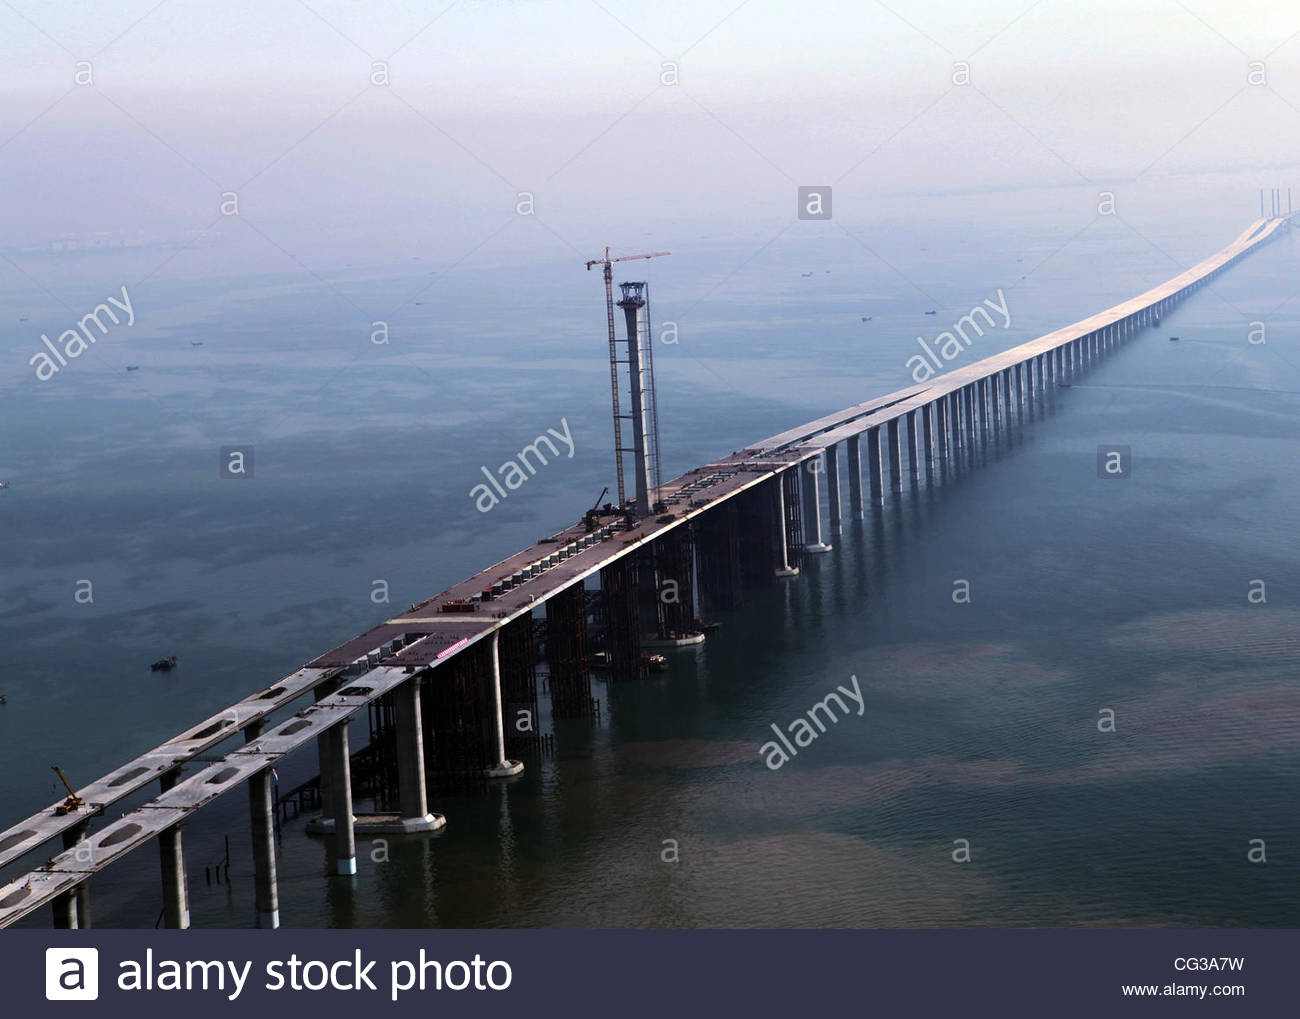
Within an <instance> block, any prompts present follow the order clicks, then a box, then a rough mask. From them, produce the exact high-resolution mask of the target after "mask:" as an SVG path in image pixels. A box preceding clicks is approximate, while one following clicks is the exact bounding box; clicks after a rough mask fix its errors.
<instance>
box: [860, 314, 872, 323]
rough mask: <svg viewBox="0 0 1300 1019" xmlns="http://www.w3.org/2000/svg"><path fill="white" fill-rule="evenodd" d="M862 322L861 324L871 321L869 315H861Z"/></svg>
mask: <svg viewBox="0 0 1300 1019" xmlns="http://www.w3.org/2000/svg"><path fill="white" fill-rule="evenodd" d="M862 321H863V322H870V321H871V316H870V315H863V316H862Z"/></svg>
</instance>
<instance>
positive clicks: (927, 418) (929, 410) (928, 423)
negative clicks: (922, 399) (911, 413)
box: [917, 403, 934, 467]
mask: <svg viewBox="0 0 1300 1019" xmlns="http://www.w3.org/2000/svg"><path fill="white" fill-rule="evenodd" d="M917 413H919V414H920V415H921V441H922V442H923V443H924V444H925V464H926V466H927V467H928V466H930V464H932V463H934V404H932V403H927V404H926V405H925V406H924V407H922V408H921V409H920V410H919V411H918V412H917Z"/></svg>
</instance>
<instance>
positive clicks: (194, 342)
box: [190, 340, 203, 347]
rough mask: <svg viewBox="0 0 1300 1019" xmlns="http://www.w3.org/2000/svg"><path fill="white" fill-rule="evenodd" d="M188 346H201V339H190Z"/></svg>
mask: <svg viewBox="0 0 1300 1019" xmlns="http://www.w3.org/2000/svg"><path fill="white" fill-rule="evenodd" d="M190 346H191V347H201V346H203V341H202V340H190Z"/></svg>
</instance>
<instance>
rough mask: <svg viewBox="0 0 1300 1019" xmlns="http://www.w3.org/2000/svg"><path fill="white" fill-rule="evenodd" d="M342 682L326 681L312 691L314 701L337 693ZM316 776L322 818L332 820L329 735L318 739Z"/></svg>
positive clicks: (337, 680)
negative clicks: (317, 776) (317, 777)
mask: <svg viewBox="0 0 1300 1019" xmlns="http://www.w3.org/2000/svg"><path fill="white" fill-rule="evenodd" d="M342 685H343V684H342V680H341V678H339V677H335V678H334V679H329V680H326V681H325V682H324V683H321V684H320V685H319V686H317V687H316V689H315V690H313V691H312V700H313V701H316V702H320V701H323V700H324V699H325V698H326V697H328V696H330V694H333V693H336V692H337V691H338V690H339V688H340V687H341V686H342ZM316 764H317V771H316V774H317V775H319V776H320V777H319V779H318V780H317V787H316V788H317V792H318V793H319V794H320V816H321V817H322V818H330V817H333V816H334V809H333V807H332V805H331V803H330V753H329V734H328V733H325V734H323V735H320V736H317V737H316Z"/></svg>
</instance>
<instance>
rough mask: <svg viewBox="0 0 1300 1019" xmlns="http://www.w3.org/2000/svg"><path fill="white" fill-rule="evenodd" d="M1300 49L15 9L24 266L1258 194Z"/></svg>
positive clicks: (1137, 14) (273, 2)
mask: <svg viewBox="0 0 1300 1019" xmlns="http://www.w3.org/2000/svg"><path fill="white" fill-rule="evenodd" d="M1298 32H1300V8H1297V7H1296V6H1295V5H1294V4H1290V3H1282V2H1280V0H1273V2H1264V0H1183V2H1177V0H1089V2H1086V3H1085V2H1077V0H1041V2H1039V3H1034V2H1032V0H965V2H959V0H928V2H917V0H889V2H888V3H876V2H871V0H854V2H845V3H823V4H815V5H812V4H792V3H777V2H774V0H749V2H746V3H737V2H736V0H721V2H710V0H691V2H662V0H655V2H644V0H639V2H630V0H599V2H597V0H555V2H508V0H487V2H460V3H447V2H445V0H442V2H435V3H414V2H410V3H407V2H387V3H384V2H380V3H344V2H334V0H309V2H302V0H255V2H239V0H223V2H219V3H218V2H213V0H208V2H200V0H162V2H161V3H159V2H158V0H139V2H127V0H117V2H104V0H2V2H0V89H3V94H4V102H3V103H2V104H0V185H2V186H3V188H4V194H5V199H6V201H5V205H6V215H5V235H4V237H3V238H0V248H4V249H8V250H13V249H14V248H22V247H24V246H29V245H36V246H48V245H49V244H50V243H51V242H53V241H55V240H57V239H58V238H60V237H63V236H72V237H90V236H94V235H97V234H98V235H103V236H106V237H109V238H114V239H119V238H130V237H135V238H137V239H142V240H147V241H154V240H157V239H162V238H185V237H189V236H192V235H193V234H194V232H195V231H199V230H203V229H211V230H216V231H219V232H220V233H221V234H222V236H223V237H224V238H225V239H226V240H227V241H230V240H232V239H233V238H236V237H240V238H243V240H244V241H245V242H247V241H249V240H250V235H252V236H259V237H262V239H261V241H259V244H260V245H261V246H262V247H266V246H267V245H271V244H273V243H274V244H279V245H283V246H284V247H285V248H287V249H289V250H291V251H292V252H293V255H294V257H295V258H299V259H301V260H303V261H304V262H307V263H308V264H310V263H311V262H312V260H313V258H317V257H319V258H330V259H333V258H343V257H347V256H348V255H350V254H351V255H355V257H356V261H357V262H373V261H382V254H383V251H384V249H385V246H386V245H389V246H392V247H393V248H394V250H396V249H403V250H404V249H405V247H406V246H409V245H412V244H418V245H419V246H420V247H421V248H422V249H424V250H428V249H435V250H441V251H442V252H443V253H444V254H446V255H448V256H453V255H455V256H456V257H459V256H460V255H463V254H465V253H466V252H467V251H468V250H470V249H471V248H472V247H473V246H474V245H479V244H485V243H489V244H495V243H498V239H500V242H507V239H509V238H513V240H514V243H519V242H521V240H523V238H525V237H531V238H533V239H535V240H536V239H545V240H546V242H547V243H553V244H555V245H558V246H560V247H562V248H568V247H573V248H574V249H575V250H576V249H577V248H582V249H583V250H585V249H586V248H589V247H590V246H591V240H592V238H593V237H595V236H614V235H619V234H620V231H622V232H623V233H624V234H626V233H627V232H631V231H632V230H633V228H634V227H636V226H637V225H638V224H642V225H643V224H645V223H646V222H652V223H653V222H669V221H671V222H681V221H690V222H693V223H697V224H698V223H718V224H731V225H733V226H735V225H737V224H740V225H743V224H746V223H756V222H757V223H762V224H764V225H766V224H775V223H779V222H780V220H781V219H782V218H790V217H791V216H792V214H793V209H794V191H795V188H796V187H797V186H798V185H800V184H811V185H823V184H833V185H835V187H836V191H835V202H836V214H837V215H840V216H843V217H848V218H851V219H853V220H855V221H858V222H862V221H866V220H869V219H870V218H871V217H872V215H873V214H875V213H876V212H878V211H879V210H881V209H884V208H889V209H892V210H894V211H897V209H898V208H899V207H900V206H899V202H900V199H901V198H902V197H903V196H918V195H927V194H929V195H953V194H959V195H962V194H965V195H971V194H975V195H977V194H980V193H982V192H988V191H996V192H1001V193H1005V192H1006V191H1008V190H1010V191H1013V192H1014V191H1015V190H1016V189H1020V188H1037V189H1041V188H1053V187H1064V186H1075V185H1083V186H1087V187H1092V186H1096V187H1098V188H1101V187H1119V188H1123V187H1128V188H1130V189H1131V191H1132V193H1138V190H1139V189H1141V188H1158V186H1159V183H1160V181H1161V180H1164V179H1168V178H1171V177H1172V178H1185V177H1187V176H1189V175H1191V176H1192V177H1196V175H1202V176H1204V175H1205V174H1207V173H1210V172H1213V173H1224V172H1227V173H1228V176H1229V178H1230V182H1231V186H1232V188H1234V189H1235V190H1236V191H1239V192H1242V193H1244V194H1246V195H1249V194H1251V193H1252V190H1251V189H1253V188H1254V187H1257V186H1260V185H1268V184H1274V183H1277V184H1286V183H1287V182H1288V181H1289V180H1290V179H1291V177H1292V175H1293V174H1294V171H1295V169H1296V162H1297V144H1296V141H1295V139H1296V137H1297V136H1298V134H1300V35H1297V34H1296V33H1298ZM78 61H89V64H90V74H92V75H93V84H82V85H78V84H76V77H77V74H78V66H79V65H78ZM376 61H382V62H384V64H385V65H386V69H385V68H375V67H374V66H373V65H374V63H375V62H376ZM962 61H964V62H967V63H968V64H969V82H970V83H969V84H960V83H954V75H956V76H957V77H958V78H961V77H962V71H961V69H960V68H959V67H958V68H956V69H955V65H957V64H958V62H962ZM1251 61H1260V62H1261V63H1262V66H1260V67H1256V68H1255V69H1254V71H1253V72H1252V67H1251ZM669 62H672V63H673V64H675V65H676V68H675V69H674V68H673V67H671V66H669V67H665V65H666V64H668V63H669ZM81 73H82V77H83V78H84V77H85V69H84V67H83V68H82V70H81ZM1252 73H1254V75H1255V79H1256V81H1257V82H1259V83H1256V84H1252V83H1251V80H1250V76H1251V74H1252ZM384 74H386V75H387V81H388V84H379V85H373V84H371V77H372V75H379V76H380V77H381V78H382V76H383V75H384ZM674 75H675V83H673V79H674ZM225 191H235V192H237V194H238V201H239V208H240V214H241V217H243V220H244V222H242V223H241V224H240V225H239V227H238V228H236V227H235V225H234V224H233V223H232V222H230V221H225V220H223V219H222V218H221V217H220V206H221V194H222V193H223V192H225ZM520 192H529V193H531V194H532V196H533V199H532V201H533V203H534V204H533V207H534V210H535V216H534V220H533V223H531V224H530V225H529V227H528V228H527V231H522V232H521V231H520V230H519V229H517V228H516V227H515V226H514V225H512V223H511V217H513V216H514V215H515V206H516V204H517V202H518V201H519V200H520V199H519V198H518V195H519V193H520ZM1196 201H1197V198H1196V192H1195V190H1193V191H1192V192H1190V197H1189V202H1191V203H1195V202H1196ZM494 231H495V232H494ZM263 235H264V236H263Z"/></svg>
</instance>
